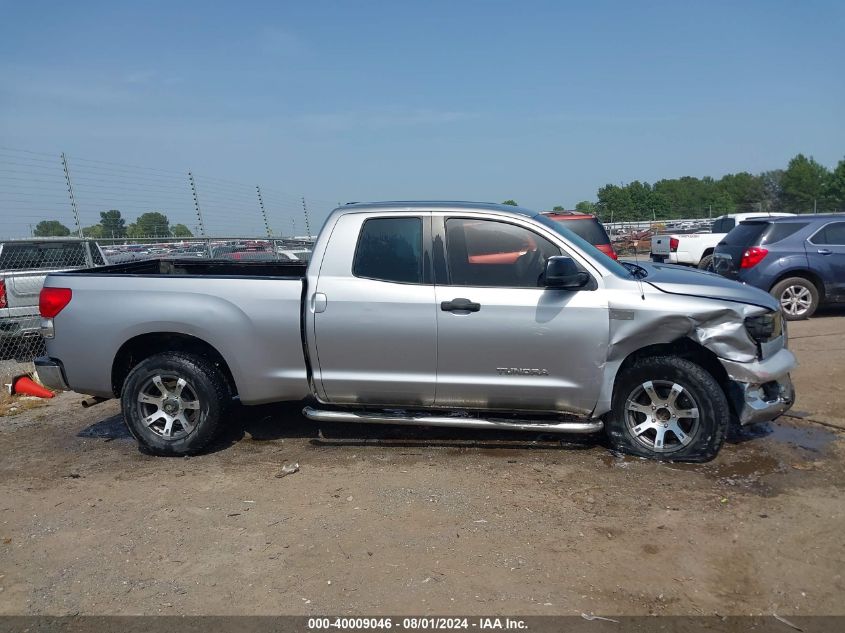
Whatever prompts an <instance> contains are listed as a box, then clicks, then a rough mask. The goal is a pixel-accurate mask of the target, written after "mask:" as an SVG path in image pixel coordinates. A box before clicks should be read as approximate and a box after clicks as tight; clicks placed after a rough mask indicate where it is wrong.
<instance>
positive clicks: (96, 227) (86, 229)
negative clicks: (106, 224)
mask: <svg viewBox="0 0 845 633" xmlns="http://www.w3.org/2000/svg"><path fill="white" fill-rule="evenodd" d="M82 235H84V236H85V237H93V238H98V237H103V227H102V226H101V225H100V224H92V225H91V226H83V227H82Z"/></svg>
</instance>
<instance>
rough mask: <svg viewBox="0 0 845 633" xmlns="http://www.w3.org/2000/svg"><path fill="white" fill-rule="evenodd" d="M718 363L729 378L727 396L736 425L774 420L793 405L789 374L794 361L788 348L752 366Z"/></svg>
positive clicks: (793, 395) (725, 361) (792, 390)
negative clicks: (732, 408) (734, 413)
mask: <svg viewBox="0 0 845 633" xmlns="http://www.w3.org/2000/svg"><path fill="white" fill-rule="evenodd" d="M720 361H721V363H722V365H723V366H724V368H725V371H727V373H728V378H730V379H731V384H730V386H729V389H728V397H729V398H730V399H731V401H732V404H733V406H734V411H735V412H736V414H737V416H738V417H739V422H740V424H753V423H755V422H767V421H770V420H774V419H775V418H777V417H779V416H781V415H783V414H784V413H786V412H787V411H789V409H790V408H791V407H792V404H793V403H794V402H795V388H794V387H793V386H792V379H791V378H790V377H789V372H790V371H792V370H793V369H795V367H797V366H798V362H797V361H796V359H795V355H794V354H793V353H792V352H790V351H789V350H788V349H785V348H784V349H781V350H780V351H779V352H777V353H776V354H775V355H774V356H772V357H770V358H767V359H766V360H762V361H755V362H753V363H737V362H734V361H729V360H724V359H720Z"/></svg>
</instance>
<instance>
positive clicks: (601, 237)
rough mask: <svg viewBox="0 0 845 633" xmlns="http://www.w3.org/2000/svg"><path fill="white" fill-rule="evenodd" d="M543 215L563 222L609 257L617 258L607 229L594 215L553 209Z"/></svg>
mask: <svg viewBox="0 0 845 633" xmlns="http://www.w3.org/2000/svg"><path fill="white" fill-rule="evenodd" d="M544 215H545V216H546V217H548V218H549V219H551V220H554V221H555V222H565V226H566V228H568V229H569V230H570V231H572V232H573V233H575V234H576V235H579V236H581V237H583V238H584V239H585V240H587V241H588V242H589V243H590V244H592V245H593V246H595V247H596V248H597V249H599V250H600V251H601V252H602V253H604V254H605V255H607V256H608V257H610V258H611V259H617V257H616V251H614V250H613V245H612V244H611V243H610V238H609V237H608V236H607V231H606V230H605V228H604V225H603V224H602V223H601V222H599V220H598V218H597V217H596V216H594V215H590V214H589V213H579V212H578V211H554V212H551V213H545V214H544Z"/></svg>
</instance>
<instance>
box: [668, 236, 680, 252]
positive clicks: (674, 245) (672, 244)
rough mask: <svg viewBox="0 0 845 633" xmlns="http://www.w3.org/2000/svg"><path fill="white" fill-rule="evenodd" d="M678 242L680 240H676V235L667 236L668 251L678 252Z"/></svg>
mask: <svg viewBox="0 0 845 633" xmlns="http://www.w3.org/2000/svg"><path fill="white" fill-rule="evenodd" d="M678 244H680V242H679V241H678V238H677V237H670V238H669V251H670V252H672V253H677V252H678Z"/></svg>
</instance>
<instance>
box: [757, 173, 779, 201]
mask: <svg viewBox="0 0 845 633" xmlns="http://www.w3.org/2000/svg"><path fill="white" fill-rule="evenodd" d="M760 180H761V182H762V183H763V211H780V210H781V209H782V207H783V200H782V194H783V187H782V186H781V182H782V181H783V170H782V169H772V170H770V171H764V172H763V173H762V174H760Z"/></svg>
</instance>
